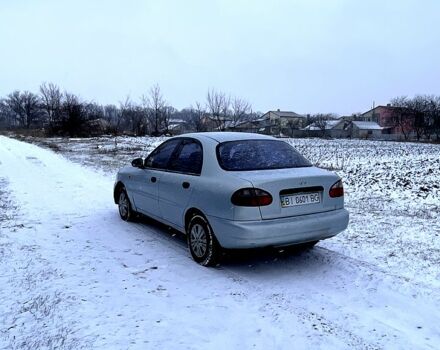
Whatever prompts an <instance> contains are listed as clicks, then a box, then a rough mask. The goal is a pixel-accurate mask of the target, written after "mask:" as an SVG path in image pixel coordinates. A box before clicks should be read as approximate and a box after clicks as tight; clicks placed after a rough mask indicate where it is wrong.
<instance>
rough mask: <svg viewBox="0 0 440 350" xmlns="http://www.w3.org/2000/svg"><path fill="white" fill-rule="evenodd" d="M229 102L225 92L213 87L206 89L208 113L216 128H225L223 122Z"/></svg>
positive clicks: (222, 129)
mask: <svg viewBox="0 0 440 350" xmlns="http://www.w3.org/2000/svg"><path fill="white" fill-rule="evenodd" d="M230 104H231V99H230V97H229V96H226V95H225V93H223V92H219V91H216V90H214V89H211V90H208V94H207V95H206V106H207V109H208V113H209V116H210V118H211V119H212V121H213V122H214V124H215V126H216V128H217V129H218V130H220V131H224V130H225V122H226V121H227V117H228V113H229V106H230Z"/></svg>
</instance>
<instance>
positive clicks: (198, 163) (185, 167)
mask: <svg viewBox="0 0 440 350" xmlns="http://www.w3.org/2000/svg"><path fill="white" fill-rule="evenodd" d="M202 164H203V150H202V146H201V145H200V143H198V142H196V141H193V140H185V141H183V143H182V145H181V146H180V151H179V152H177V154H176V155H175V156H174V157H173V159H171V162H170V164H169V167H168V169H169V170H172V171H178V172H180V173H186V174H195V175H200V173H201V171H202Z"/></svg>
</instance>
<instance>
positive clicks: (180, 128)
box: [168, 118, 190, 135]
mask: <svg viewBox="0 0 440 350" xmlns="http://www.w3.org/2000/svg"><path fill="white" fill-rule="evenodd" d="M168 131H169V132H170V133H171V135H180V134H184V133H186V132H189V131H190V130H189V127H188V123H187V122H186V121H185V120H183V119H176V118H171V119H170V120H169V121H168Z"/></svg>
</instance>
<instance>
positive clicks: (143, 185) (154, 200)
mask: <svg viewBox="0 0 440 350" xmlns="http://www.w3.org/2000/svg"><path fill="white" fill-rule="evenodd" d="M181 141H182V140H181V139H171V140H169V141H166V142H164V143H163V144H161V145H160V146H159V147H158V148H156V149H155V150H154V151H153V152H152V153H151V154H150V155H149V156H148V157H147V159H146V160H145V169H141V171H140V172H139V173H138V174H137V175H136V177H135V179H134V187H135V190H134V192H133V197H134V203H135V206H136V210H138V211H140V212H141V213H143V214H146V215H150V216H153V217H160V212H159V203H158V194H159V183H160V182H161V181H162V178H163V176H164V174H166V172H165V170H166V169H167V167H168V163H169V161H170V159H171V156H172V155H173V153H174V151H175V150H176V149H177V147H178V146H179V144H180V142H181Z"/></svg>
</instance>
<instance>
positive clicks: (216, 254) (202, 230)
mask: <svg viewBox="0 0 440 350" xmlns="http://www.w3.org/2000/svg"><path fill="white" fill-rule="evenodd" d="M187 239H188V248H189V251H190V253H191V256H192V257H193V259H194V261H196V262H197V263H199V264H200V265H202V266H215V265H217V263H218V262H219V260H220V259H219V258H220V254H221V247H220V245H219V244H218V242H217V239H216V238H215V236H214V233H213V232H212V228H211V226H210V225H209V223H208V221H207V220H206V219H205V218H204V217H203V216H200V215H195V216H193V217H192V218H191V220H190V222H189V224H188V229H187Z"/></svg>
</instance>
